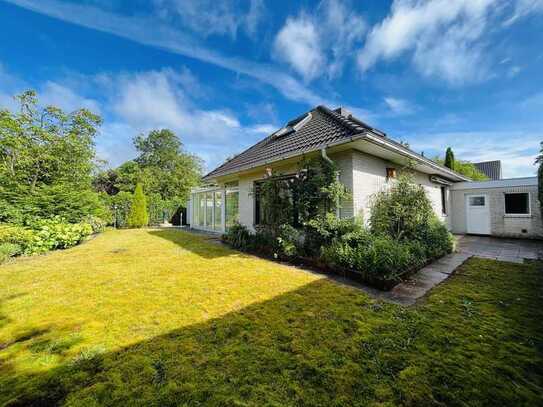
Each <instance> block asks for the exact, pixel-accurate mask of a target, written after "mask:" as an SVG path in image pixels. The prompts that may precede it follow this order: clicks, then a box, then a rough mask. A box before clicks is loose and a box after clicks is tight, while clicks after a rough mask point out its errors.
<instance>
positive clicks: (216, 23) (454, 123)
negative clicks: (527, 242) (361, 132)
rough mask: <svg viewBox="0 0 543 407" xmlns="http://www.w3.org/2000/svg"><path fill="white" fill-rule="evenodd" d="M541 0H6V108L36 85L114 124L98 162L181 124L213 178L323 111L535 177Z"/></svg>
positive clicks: (542, 124)
mask: <svg viewBox="0 0 543 407" xmlns="http://www.w3.org/2000/svg"><path fill="white" fill-rule="evenodd" d="M542 23H543V0H509V1H504V0H434V1H416V0H396V1H393V2H386V1H347V0H323V1H321V2H309V1H302V2H294V1H285V2H279V1H270V0H268V1H266V0H247V1H233V0H232V1H224V2H217V1H211V0H192V1H188V0H187V1H183V0H145V1H144V0H119V1H107V0H80V1H69V0H0V27H1V33H2V41H1V42H0V106H3V107H8V108H12V107H13V106H14V105H13V101H12V98H11V96H12V95H13V94H15V93H17V92H20V91H22V90H24V89H28V88H33V89H36V90H37V91H38V92H39V95H40V99H41V100H42V101H43V102H44V103H47V104H55V105H59V106H61V107H63V108H64V109H67V110H73V109H76V108H78V107H87V108H89V109H91V110H93V111H95V112H97V113H99V114H100V115H102V117H103V118H104V124H103V126H102V128H101V131H100V134H99V136H98V138H97V141H96V143H97V150H98V153H99V156H100V157H101V158H103V159H106V160H108V161H109V163H110V165H112V166H116V165H118V164H120V163H122V162H123V161H125V160H127V159H130V158H133V157H134V156H135V152H134V149H133V146H132V144H131V139H132V137H133V136H134V135H136V134H139V133H141V132H146V131H148V130H149V129H152V128H159V127H167V128H171V129H173V130H174V131H176V133H177V134H179V136H180V137H181V139H182V141H183V142H184V144H185V146H186V148H187V150H189V151H191V152H193V153H195V154H198V155H200V156H201V157H202V158H203V159H204V160H205V163H206V167H207V169H212V168H213V167H214V166H215V165H217V164H219V163H220V162H222V161H223V160H224V159H225V158H226V157H227V156H229V155H232V154H235V153H236V152H239V151H240V150H242V149H244V148H246V147H248V146H249V145H251V144H253V143H254V142H256V141H258V140H259V139H261V138H263V137H264V136H265V135H267V134H268V133H269V132H271V131H272V130H273V129H274V128H277V127H280V126H281V125H282V124H283V123H285V122H286V121H288V120H289V119H291V118H293V117H296V116H298V115H299V114H301V113H303V112H305V111H307V110H309V109H310V108H312V107H314V106H316V105H318V104H325V105H328V106H329V107H336V106H340V105H341V106H346V107H347V108H349V109H350V110H351V111H353V112H354V113H355V114H356V115H357V116H358V117H360V118H361V119H363V120H365V121H367V122H368V123H370V124H371V125H373V126H375V127H378V128H379V129H381V130H383V131H385V132H386V133H387V134H388V135H389V136H390V137H393V138H395V139H397V140H402V141H407V142H409V144H410V145H411V147H412V148H413V149H414V150H416V151H419V152H420V151H424V153H425V155H426V156H430V157H433V156H435V155H437V154H441V155H443V150H444V149H445V148H446V147H447V146H451V147H453V149H454V150H455V153H456V155H457V157H458V158H461V159H469V160H473V161H479V160H490V159H500V160H502V163H503V167H504V175H505V176H507V177H519V176H530V175H533V174H534V172H535V167H534V166H533V165H532V164H533V159H534V156H535V155H536V153H537V151H538V147H539V142H540V141H541V140H543V114H542V113H543V46H542V45H541V44H543V30H542V29H541V27H542V26H543V25H542Z"/></svg>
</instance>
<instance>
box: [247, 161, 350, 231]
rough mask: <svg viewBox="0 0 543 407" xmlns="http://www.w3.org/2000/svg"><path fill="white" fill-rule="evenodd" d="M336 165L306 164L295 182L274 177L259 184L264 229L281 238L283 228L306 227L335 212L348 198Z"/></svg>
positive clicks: (318, 162)
mask: <svg viewBox="0 0 543 407" xmlns="http://www.w3.org/2000/svg"><path fill="white" fill-rule="evenodd" d="M337 174H338V173H337V170H336V168H335V166H334V164H333V163H330V162H328V161H326V160H324V159H323V158H322V157H318V158H312V159H304V160H302V162H301V164H300V166H299V168H298V171H297V173H296V175H295V177H294V178H285V177H282V176H281V175H280V174H272V175H271V176H270V177H268V178H267V179H265V180H264V181H262V182H261V183H260V184H259V188H258V191H257V193H258V194H259V199H260V205H261V209H262V211H261V215H262V216H261V222H260V223H261V225H262V226H264V227H266V228H268V229H269V231H270V233H271V234H272V235H273V236H277V234H278V232H279V228H280V226H281V225H284V224H289V225H292V226H294V227H298V228H299V227H300V226H304V225H305V224H306V223H307V222H308V221H310V220H312V219H315V218H316V217H318V216H324V215H325V214H326V213H329V212H334V211H335V210H336V209H337V208H338V206H339V205H340V203H341V201H342V200H343V199H345V198H346V197H347V196H348V192H347V190H346V188H345V186H344V185H343V184H342V183H341V182H340V181H339V180H338V177H337Z"/></svg>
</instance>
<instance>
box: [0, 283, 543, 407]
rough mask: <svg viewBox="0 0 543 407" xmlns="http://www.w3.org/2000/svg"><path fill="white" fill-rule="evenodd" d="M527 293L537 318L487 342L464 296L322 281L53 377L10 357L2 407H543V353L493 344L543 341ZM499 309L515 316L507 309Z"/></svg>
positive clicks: (76, 362)
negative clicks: (405, 294) (370, 292)
mask: <svg viewBox="0 0 543 407" xmlns="http://www.w3.org/2000/svg"><path fill="white" fill-rule="evenodd" d="M455 278H457V277H456V276H455V277H452V280H454V279H455ZM489 278H491V277H489ZM483 287H484V286H483ZM483 289H484V288H483ZM529 289H530V294H533V299H532V300H531V301H532V302H531V303H530V304H529V305H531V307H530V308H529V311H527V312H525V313H524V314H523V315H522V317H520V318H518V319H507V318H506V319H507V325H505V326H502V327H500V329H502V330H504V331H503V332H500V337H496V338H492V337H490V338H488V341H490V343H489V344H487V343H485V344H480V339H479V336H480V331H478V330H477V329H476V328H477V327H478V326H479V325H480V323H481V322H480V321H478V320H477V318H476V316H477V315H478V314H472V315H475V317H473V316H468V315H467V314H466V313H465V310H464V309H463V307H462V302H461V299H460V298H454V297H452V298H450V299H449V300H448V303H447V304H445V305H443V304H442V305H436V306H435V307H434V308H432V309H430V310H429V312H426V311H425V310H424V307H420V308H411V309H405V308H402V307H399V306H394V305H389V304H382V303H379V302H375V301H373V300H371V299H369V298H368V297H367V296H365V295H363V294H360V293H359V292H357V291H355V290H350V289H344V288H339V287H338V286H337V285H335V284H333V283H331V282H328V281H325V280H319V281H316V282H313V283H310V284H308V285H306V286H304V287H302V288H299V289H297V290H295V291H292V292H289V293H286V294H284V295H281V296H278V297H275V298H273V299H271V300H269V301H265V302H262V303H257V304H253V305H251V306H248V307H246V308H243V309H240V310H238V311H235V312H231V313H229V314H227V315H225V316H223V317H221V318H217V319H214V320H210V321H207V322H204V323H200V324H196V325H193V326H189V327H186V328H182V329H177V330H174V331H172V332H169V333H168V334H165V335H162V336H157V337H154V338H151V339H149V340H146V341H143V342H141V343H137V344H135V345H133V346H130V347H127V348H125V349H122V350H119V351H116V352H110V353H101V352H93V351H90V350H89V351H88V352H86V353H81V354H80V355H79V356H78V357H77V358H75V359H74V358H73V357H71V358H67V357H66V358H65V359H64V360H63V363H62V365H61V366H60V367H58V368H56V369H52V370H50V371H47V372H44V373H37V374H27V373H24V372H18V371H17V370H16V367H15V362H14V361H10V360H9V359H8V360H2V364H1V367H0V384H2V386H0V387H1V390H0V404H3V403H6V405H8V406H42V405H43V406H46V405H47V406H50V405H57V404H62V403H64V402H66V403H68V404H70V405H119V406H127V405H145V406H148V405H156V406H169V405H202V404H205V405H221V406H231V405H277V406H280V405H281V406H283V405H297V406H298V405H327V406H334V405H335V406H339V405H352V404H359V405H368V404H371V403H379V402H381V403H384V404H386V403H391V404H404V405H434V404H444V405H451V404H453V405H469V404H481V405H485V404H487V405H491V404H493V403H495V404H494V405H530V404H533V403H534V402H535V403H536V404H537V400H538V396H539V394H538V387H537V385H536V384H535V383H537V382H538V380H539V383H541V378H542V377H543V376H541V375H542V374H543V373H542V372H541V367H538V360H541V358H540V357H539V358H537V357H536V358H534V357H533V355H531V357H530V355H529V354H528V355H526V351H525V349H524V348H522V349H521V348H519V347H518V346H517V345H515V347H514V348H512V349H509V348H503V347H502V348H499V349H498V350H497V348H496V346H498V347H499V346H500V341H501V339H502V338H503V337H504V336H505V337H510V336H513V337H518V335H521V336H522V333H524V335H526V336H527V337H528V339H530V338H531V339H532V340H538V339H537V338H539V340H541V335H542V333H541V327H539V328H534V327H537V326H538V325H537V324H538V322H537V321H535V320H536V319H537V318H538V315H537V314H536V313H537V312H539V311H533V309H535V308H532V307H536V306H539V307H540V306H541V305H543V304H541V299H540V298H539V299H538V290H539V289H540V287H538V286H537V284H534V285H532V287H529ZM474 292H475V291H474ZM436 302H437V301H436ZM493 312H494V313H495V315H498V316H501V317H504V316H505V317H507V313H508V312H510V308H503V307H502V308H500V307H499V306H497V307H496V308H495V309H493ZM539 315H540V314H539ZM530 322H531V323H530ZM526 324H528V325H530V327H529V328H528V327H527V326H526ZM531 335H534V336H533V337H532V336H531ZM34 339H35V338H34ZM520 339H522V340H524V339H526V338H522V337H521V338H520ZM32 342H33V341H31V340H29V341H28V344H26V346H27V347H28V348H30V346H32ZM540 345H541V342H540ZM496 352H498V353H499V358H496ZM481 357H485V358H486V357H488V358H489V359H488V361H486V359H485V362H484V363H485V365H484V366H481V363H482V362H481ZM512 366H517V368H515V369H514V368H512ZM519 366H520V367H519ZM473 371H478V372H479V373H478V374H473ZM529 372H532V373H531V376H530V373H529ZM511 382H515V383H516V386H511V385H510V383H511Z"/></svg>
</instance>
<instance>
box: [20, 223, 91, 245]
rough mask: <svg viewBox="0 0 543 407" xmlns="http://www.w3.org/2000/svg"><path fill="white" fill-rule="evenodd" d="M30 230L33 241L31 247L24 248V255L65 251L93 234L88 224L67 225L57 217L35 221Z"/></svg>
mask: <svg viewBox="0 0 543 407" xmlns="http://www.w3.org/2000/svg"><path fill="white" fill-rule="evenodd" d="M30 228H31V229H32V231H33V239H32V241H31V245H30V246H27V247H25V253H26V254H34V253H45V252H47V251H49V250H55V249H67V248H68V247H72V246H75V245H76V244H78V243H80V242H81V241H82V240H83V239H84V238H85V237H87V236H89V235H91V234H92V232H93V230H92V226H91V225H89V224H88V223H67V222H66V221H65V220H64V219H62V218H60V217H58V216H57V217H54V218H51V219H43V220H37V221H35V222H34V223H32V224H31V225H30Z"/></svg>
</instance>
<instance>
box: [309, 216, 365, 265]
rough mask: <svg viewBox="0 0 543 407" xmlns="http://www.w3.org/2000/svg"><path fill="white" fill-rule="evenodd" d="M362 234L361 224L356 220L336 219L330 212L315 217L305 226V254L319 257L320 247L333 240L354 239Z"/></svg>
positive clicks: (327, 244)
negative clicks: (347, 237) (345, 237)
mask: <svg viewBox="0 0 543 407" xmlns="http://www.w3.org/2000/svg"><path fill="white" fill-rule="evenodd" d="M362 232H363V227H362V222H361V221H360V219H358V218H338V217H337V216H336V215H335V214H334V213H331V212H329V213H326V214H325V215H320V216H317V217H315V218H314V219H311V220H309V221H308V222H307V223H306V224H305V241H304V250H305V253H306V254H307V255H310V256H319V255H320V252H321V247H323V246H329V245H330V244H332V242H333V241H334V240H335V239H338V238H340V237H344V236H349V237H354V236H356V235H357V234H358V233H362Z"/></svg>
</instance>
